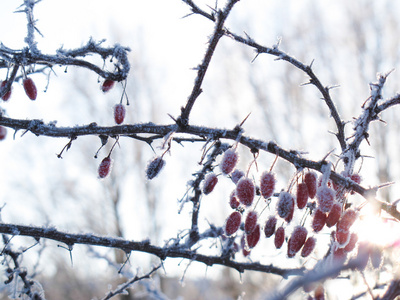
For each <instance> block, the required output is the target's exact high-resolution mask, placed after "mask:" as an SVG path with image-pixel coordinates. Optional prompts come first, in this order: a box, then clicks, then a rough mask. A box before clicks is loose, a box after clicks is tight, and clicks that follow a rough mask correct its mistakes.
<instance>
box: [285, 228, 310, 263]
mask: <svg viewBox="0 0 400 300" xmlns="http://www.w3.org/2000/svg"><path fill="white" fill-rule="evenodd" d="M306 239H307V229H305V228H304V227H303V226H296V227H295V228H294V230H293V232H292V235H291V236H290V238H289V241H288V252H287V255H288V257H294V256H295V255H296V253H297V252H299V251H300V249H301V247H303V245H304V243H305V241H306Z"/></svg>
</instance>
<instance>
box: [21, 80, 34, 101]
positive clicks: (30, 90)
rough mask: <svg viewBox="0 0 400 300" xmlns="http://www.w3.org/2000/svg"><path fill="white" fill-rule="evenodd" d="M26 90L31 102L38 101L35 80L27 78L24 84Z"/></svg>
mask: <svg viewBox="0 0 400 300" xmlns="http://www.w3.org/2000/svg"><path fill="white" fill-rule="evenodd" d="M22 84H23V86H24V89H25V93H26V95H27V96H28V97H29V99H31V100H36V97H37V89H36V85H35V83H34V82H33V80H32V79H31V78H28V77H27V78H25V79H24V80H23V82H22Z"/></svg>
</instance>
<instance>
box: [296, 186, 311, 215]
mask: <svg viewBox="0 0 400 300" xmlns="http://www.w3.org/2000/svg"><path fill="white" fill-rule="evenodd" d="M296 200H297V207H298V208H299V209H302V208H304V207H305V206H306V204H307V201H308V188H307V185H306V184H305V183H304V182H303V183H299V184H298V185H297V192H296Z"/></svg>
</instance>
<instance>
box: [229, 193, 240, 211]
mask: <svg viewBox="0 0 400 300" xmlns="http://www.w3.org/2000/svg"><path fill="white" fill-rule="evenodd" d="M229 205H230V206H231V208H232V209H236V208H238V207H239V205H240V202H239V200H238V199H237V198H236V191H235V190H234V191H232V193H231V195H230V196H229Z"/></svg>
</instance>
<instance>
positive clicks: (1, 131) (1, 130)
mask: <svg viewBox="0 0 400 300" xmlns="http://www.w3.org/2000/svg"><path fill="white" fill-rule="evenodd" d="M6 136H7V128H5V127H4V126H0V141H2V140H4V139H5V138H6Z"/></svg>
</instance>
